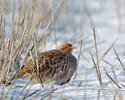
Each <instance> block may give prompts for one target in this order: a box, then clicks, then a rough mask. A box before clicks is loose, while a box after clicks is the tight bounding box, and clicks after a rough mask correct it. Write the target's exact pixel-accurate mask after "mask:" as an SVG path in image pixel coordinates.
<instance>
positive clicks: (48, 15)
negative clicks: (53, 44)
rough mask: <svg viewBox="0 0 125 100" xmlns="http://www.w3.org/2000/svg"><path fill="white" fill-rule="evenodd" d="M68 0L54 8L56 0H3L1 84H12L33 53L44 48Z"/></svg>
mask: <svg viewBox="0 0 125 100" xmlns="http://www.w3.org/2000/svg"><path fill="white" fill-rule="evenodd" d="M66 2H67V1H66V0H60V1H58V5H57V7H56V8H54V6H53V5H54V2H53V0H51V2H49V3H46V1H45V0H12V1H7V0H0V84H8V82H9V79H10V77H11V76H12V73H13V71H14V70H16V68H18V67H20V68H21V66H22V65H23V64H24V63H25V62H26V60H27V58H28V57H29V56H31V55H30V54H32V55H35V54H36V55H37V53H38V51H39V48H40V47H41V48H43V49H44V47H45V43H46V41H47V40H48V37H49V36H50V34H51V32H52V31H54V30H55V28H54V27H55V24H56V23H57V22H58V20H59V18H60V15H61V12H62V11H63V10H64V6H65V4H66ZM55 34H56V33H55ZM55 36H56V35H55ZM22 55H23V57H22ZM19 63H21V65H19ZM8 91H9V90H8ZM6 95H7V93H6ZM3 97H4V96H3ZM1 98H2V97H1Z"/></svg>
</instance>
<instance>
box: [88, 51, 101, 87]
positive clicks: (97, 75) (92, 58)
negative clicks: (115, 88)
mask: <svg viewBox="0 0 125 100" xmlns="http://www.w3.org/2000/svg"><path fill="white" fill-rule="evenodd" d="M90 55H91V58H92V61H93V64H94V66H95V69H96V73H97V77H98V81H99V84H100V86H102V82H101V80H100V78H99V72H98V69H97V66H96V62H95V60H94V57H93V55H92V53H91V52H90Z"/></svg>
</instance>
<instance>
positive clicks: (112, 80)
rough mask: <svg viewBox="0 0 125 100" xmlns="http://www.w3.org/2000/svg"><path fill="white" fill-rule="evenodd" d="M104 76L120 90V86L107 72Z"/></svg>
mask: <svg viewBox="0 0 125 100" xmlns="http://www.w3.org/2000/svg"><path fill="white" fill-rule="evenodd" d="M106 75H107V76H108V78H109V79H110V80H111V82H113V83H114V84H115V85H116V86H117V87H118V88H121V86H120V85H119V84H118V83H117V82H116V81H115V80H114V79H113V78H112V77H111V76H110V75H109V74H108V73H107V72H106Z"/></svg>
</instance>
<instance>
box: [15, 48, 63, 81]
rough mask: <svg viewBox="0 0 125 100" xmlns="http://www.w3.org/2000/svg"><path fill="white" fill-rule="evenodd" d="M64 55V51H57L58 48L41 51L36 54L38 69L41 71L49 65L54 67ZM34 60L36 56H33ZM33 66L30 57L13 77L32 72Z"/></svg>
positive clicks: (33, 70) (20, 76)
mask: <svg viewBox="0 0 125 100" xmlns="http://www.w3.org/2000/svg"><path fill="white" fill-rule="evenodd" d="M64 57H65V53H63V52H61V51H59V50H51V51H47V52H43V53H39V54H38V57H37V59H38V65H39V68H40V71H41V72H43V71H44V70H46V69H48V68H49V67H54V66H55V65H57V64H58V63H62V61H63V59H64ZM33 59H34V61H36V57H35V56H34V58H33ZM35 71H36V70H35V67H34V64H33V61H32V59H30V60H29V61H28V62H27V63H26V64H25V65H24V66H23V67H22V68H21V69H20V70H19V72H18V73H17V74H16V75H15V76H14V78H13V79H16V78H23V77H26V74H28V73H30V74H32V73H34V72H35Z"/></svg>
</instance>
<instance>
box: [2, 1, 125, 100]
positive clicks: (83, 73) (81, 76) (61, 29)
mask: <svg viewBox="0 0 125 100" xmlns="http://www.w3.org/2000/svg"><path fill="white" fill-rule="evenodd" d="M81 3H85V4H83V5H82V4H81ZM80 5H82V6H83V7H84V8H83V9H84V10H83V15H81V11H80V7H81V6H80ZM121 5H123V4H121ZM123 7H124V6H121V8H122V9H121V14H122V18H121V23H122V24H121V25H122V26H121V30H120V31H119V24H118V16H117V12H116V9H117V8H116V4H115V0H85V2H83V0H74V2H72V0H70V1H69V2H68V5H67V8H66V9H67V10H66V13H64V15H63V16H62V18H61V19H60V20H59V23H58V24H57V25H56V31H57V32H56V33H57V39H58V40H59V42H58V45H60V44H61V43H63V42H65V41H66V40H72V39H75V40H72V42H73V43H74V45H75V46H79V41H80V40H81V39H82V40H83V46H84V48H89V47H91V46H92V45H94V38H93V32H92V27H91V21H90V18H89V15H88V11H89V13H90V14H91V20H92V21H93V23H94V26H93V27H94V28H95V29H96V35H97V42H100V41H104V43H101V44H99V45H98V51H99V58H100V57H101V56H102V55H103V53H104V52H105V51H106V50H107V48H108V47H109V46H110V45H111V44H112V43H113V41H114V40H115V39H116V38H118V41H117V42H116V44H115V46H114V47H115V49H116V51H117V53H118V54H119V57H120V59H121V61H122V62H124V63H123V64H125V60H124V59H125V33H124V32H125V29H124V28H123V27H124V20H125V18H124V16H123V15H124V13H125V11H123ZM67 14H68V15H67ZM67 16H68V17H69V18H67ZM81 16H82V18H81V19H82V20H81V19H80V17H81ZM81 21H82V22H81ZM67 23H68V25H67ZM80 24H82V30H80ZM66 25H67V26H66ZM7 29H9V28H7ZM78 33H80V34H78ZM62 34H63V36H62ZM69 35H70V36H69ZM87 36H89V37H88V38H85V37H87ZM53 38H54V37H53ZM53 43H54V39H51V41H48V42H47V45H46V49H47V50H50V49H54V48H55V46H51V45H52V44H53ZM89 50H90V51H91V52H92V54H93V55H94V59H96V54H95V48H94V46H93V47H92V48H89ZM83 51H84V50H83ZM83 51H82V55H83V56H82V55H81V59H80V62H79V66H78V75H77V77H76V80H75V82H74V83H72V80H71V81H70V82H69V83H68V84H66V85H64V86H54V89H57V90H55V91H54V93H52V100H59V99H60V100H83V99H85V100H97V99H98V100H105V99H106V100H113V98H117V99H116V100H119V98H121V97H122V98H123V100H124V98H125V95H124V94H125V87H124V86H122V85H121V84H124V85H125V72H124V70H123V69H122V67H121V65H120V63H119V62H118V60H117V59H116V55H115V53H114V51H113V49H111V50H110V51H109V52H108V54H107V55H106V56H105V58H104V59H105V60H106V61H108V62H110V63H111V64H113V65H114V66H115V67H114V71H115V74H116V77H117V83H118V84H119V85H120V86H121V87H122V88H121V89H119V88H118V87H117V86H116V85H115V84H114V83H111V81H110V79H109V78H108V77H107V76H106V73H105V70H106V72H107V73H108V74H109V75H110V76H111V77H112V78H113V79H114V80H115V78H114V76H113V70H112V69H111V66H109V65H108V64H106V63H104V62H103V61H102V62H101V63H100V71H101V76H102V82H103V87H100V84H99V82H98V78H97V74H96V70H95V69H94V68H93V62H92V59H91V56H90V54H89V53H88V52H87V51H84V52H83ZM78 52H79V49H76V50H74V52H73V54H74V55H75V56H76V57H77V56H78ZM84 57H85V58H86V59H85V58H84ZM20 81H22V82H20ZM26 82H27V80H25V81H24V80H17V83H18V84H21V83H23V85H22V86H20V87H18V88H16V85H14V86H13V88H12V89H11V90H10V92H9V97H8V99H10V97H11V96H12V95H13V96H14V97H16V96H17V95H18V94H19V93H20V91H21V90H22V89H23V87H24V86H25V85H26ZM80 83H81V84H80ZM79 84H80V86H79ZM2 88H4V89H5V91H6V90H7V89H8V87H5V86H3V85H2V86H0V90H2ZM40 88H41V85H40V84H36V85H33V84H30V85H29V86H28V87H27V88H26V90H25V92H26V91H27V90H28V94H30V93H32V92H34V91H36V90H38V89H40ZM50 90H51V86H50V87H48V88H47V89H45V90H44V91H42V92H41V94H40V95H38V96H36V97H34V98H33V97H31V96H30V97H29V98H27V100H29V99H33V100H39V99H41V98H44V96H45V95H46V93H47V92H50ZM1 92H2V91H0V94H1ZM25 92H23V93H22V95H21V96H23V95H24V94H25ZM18 99H21V97H19V98H18ZM44 99H45V100H47V98H44Z"/></svg>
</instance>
